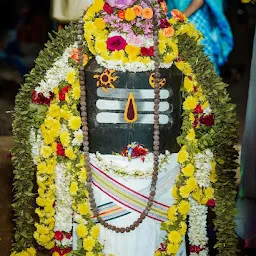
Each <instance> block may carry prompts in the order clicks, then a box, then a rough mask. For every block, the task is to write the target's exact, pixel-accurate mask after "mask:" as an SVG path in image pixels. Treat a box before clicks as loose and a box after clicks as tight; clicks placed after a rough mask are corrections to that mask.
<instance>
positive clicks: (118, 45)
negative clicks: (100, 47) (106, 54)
mask: <svg viewBox="0 0 256 256" xmlns="http://www.w3.org/2000/svg"><path fill="white" fill-rule="evenodd" d="M126 45H127V42H126V40H125V39H124V38H123V37H121V36H112V37H109V38H108V40H107V48H108V50H110V51H120V50H123V49H124V48H125V46H126Z"/></svg>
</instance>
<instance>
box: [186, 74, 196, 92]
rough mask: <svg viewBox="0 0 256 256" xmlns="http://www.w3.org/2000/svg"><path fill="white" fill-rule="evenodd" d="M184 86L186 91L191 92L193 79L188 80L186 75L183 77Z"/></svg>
mask: <svg viewBox="0 0 256 256" xmlns="http://www.w3.org/2000/svg"><path fill="white" fill-rule="evenodd" d="M184 88H185V89H186V91H187V92H192V91H193V90H194V84H193V81H192V80H190V79H189V78H188V77H187V76H186V77H185V79H184Z"/></svg>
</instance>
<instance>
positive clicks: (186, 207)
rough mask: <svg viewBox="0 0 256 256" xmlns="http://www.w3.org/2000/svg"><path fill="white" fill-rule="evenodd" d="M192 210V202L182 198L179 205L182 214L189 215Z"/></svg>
mask: <svg viewBox="0 0 256 256" xmlns="http://www.w3.org/2000/svg"><path fill="white" fill-rule="evenodd" d="M189 210H190V203H189V202H188V201H186V200H182V201H181V202H180V203H179V205H178V211H179V212H180V214H182V215H185V216H186V215H187V214H188V212H189Z"/></svg>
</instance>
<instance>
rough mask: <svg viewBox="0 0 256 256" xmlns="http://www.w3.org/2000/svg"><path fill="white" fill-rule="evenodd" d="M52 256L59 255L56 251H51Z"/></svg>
mask: <svg viewBox="0 0 256 256" xmlns="http://www.w3.org/2000/svg"><path fill="white" fill-rule="evenodd" d="M52 256H60V255H59V253H58V252H53V254H52Z"/></svg>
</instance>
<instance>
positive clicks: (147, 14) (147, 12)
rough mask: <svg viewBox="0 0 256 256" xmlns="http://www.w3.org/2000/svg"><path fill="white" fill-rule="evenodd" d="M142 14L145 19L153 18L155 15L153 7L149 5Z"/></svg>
mask: <svg viewBox="0 0 256 256" xmlns="http://www.w3.org/2000/svg"><path fill="white" fill-rule="evenodd" d="M142 16H143V17H144V18H145V19H152V17H153V11H152V9H151V8H149V7H147V8H145V9H143V10H142Z"/></svg>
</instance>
